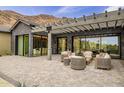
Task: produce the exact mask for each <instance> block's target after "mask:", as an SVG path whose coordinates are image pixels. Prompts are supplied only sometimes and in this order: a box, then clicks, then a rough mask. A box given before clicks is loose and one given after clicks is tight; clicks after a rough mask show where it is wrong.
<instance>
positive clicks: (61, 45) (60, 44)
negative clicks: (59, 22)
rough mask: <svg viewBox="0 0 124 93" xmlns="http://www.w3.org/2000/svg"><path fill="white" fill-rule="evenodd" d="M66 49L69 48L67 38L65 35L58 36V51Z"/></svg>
mask: <svg viewBox="0 0 124 93" xmlns="http://www.w3.org/2000/svg"><path fill="white" fill-rule="evenodd" d="M66 50H67V38H65V37H61V38H58V53H61V52H63V51H66Z"/></svg>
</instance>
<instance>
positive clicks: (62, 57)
mask: <svg viewBox="0 0 124 93" xmlns="http://www.w3.org/2000/svg"><path fill="white" fill-rule="evenodd" d="M69 56H71V51H63V52H61V62H63V61H64V57H69Z"/></svg>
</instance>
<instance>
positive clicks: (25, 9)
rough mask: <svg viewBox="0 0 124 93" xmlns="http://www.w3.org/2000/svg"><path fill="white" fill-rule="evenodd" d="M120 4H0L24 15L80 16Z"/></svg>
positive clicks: (99, 11)
mask: <svg viewBox="0 0 124 93" xmlns="http://www.w3.org/2000/svg"><path fill="white" fill-rule="evenodd" d="M118 7H119V6H116V7H113V6H0V10H13V11H16V12H18V13H21V14H24V15H37V14H49V15H54V16H57V17H72V18H73V17H80V16H83V15H91V14H93V12H95V13H101V12H104V11H105V10H108V11H112V10H117V9H118Z"/></svg>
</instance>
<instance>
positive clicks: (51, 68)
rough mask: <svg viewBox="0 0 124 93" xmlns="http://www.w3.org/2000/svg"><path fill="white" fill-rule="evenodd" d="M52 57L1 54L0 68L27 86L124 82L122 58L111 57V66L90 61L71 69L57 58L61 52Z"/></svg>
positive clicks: (82, 85)
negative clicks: (105, 67)
mask: <svg viewBox="0 0 124 93" xmlns="http://www.w3.org/2000/svg"><path fill="white" fill-rule="evenodd" d="M52 58H53V59H52V61H48V60H47V56H40V57H31V58H29V57H22V56H3V57H0V72H2V73H4V74H5V75H7V76H9V77H11V78H13V79H15V80H16V81H19V82H21V83H22V82H23V83H25V85H26V86H47V87H51V86H53V87H54V86H57V87H59V86H61V87H67V86H70V87H74V86H75V87H76V86H77V87H78V86H79V87H86V86H90V87H95V86H98V87H102V86H110V87H112V86H124V66H123V65H122V64H121V62H124V60H115V59H113V60H112V67H113V68H112V69H111V70H102V69H95V64H94V62H92V63H91V64H89V65H87V67H86V69H85V70H73V69H71V68H70V66H64V64H63V63H61V62H60V55H53V56H52Z"/></svg>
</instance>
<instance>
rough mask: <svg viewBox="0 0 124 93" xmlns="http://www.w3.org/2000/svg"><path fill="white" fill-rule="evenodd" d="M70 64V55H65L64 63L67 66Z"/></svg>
mask: <svg viewBox="0 0 124 93" xmlns="http://www.w3.org/2000/svg"><path fill="white" fill-rule="evenodd" d="M69 64H70V59H69V57H65V58H64V65H65V66H68V65H69Z"/></svg>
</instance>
